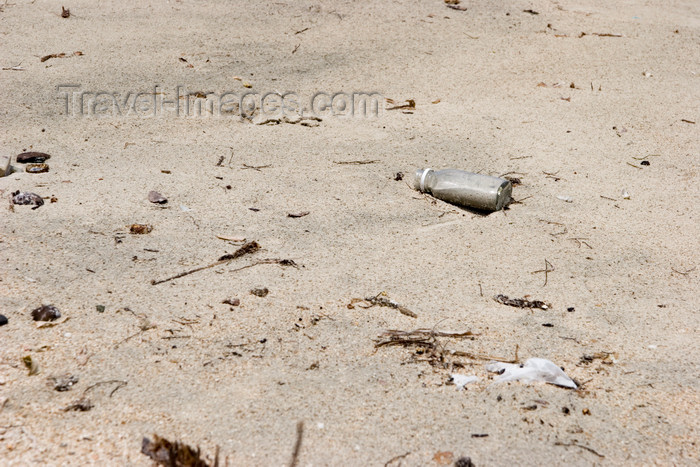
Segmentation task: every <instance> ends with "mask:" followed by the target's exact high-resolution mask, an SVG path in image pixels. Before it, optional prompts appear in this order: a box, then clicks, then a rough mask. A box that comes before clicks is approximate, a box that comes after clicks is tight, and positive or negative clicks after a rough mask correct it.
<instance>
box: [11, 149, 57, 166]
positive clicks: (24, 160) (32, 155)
mask: <svg viewBox="0 0 700 467" xmlns="http://www.w3.org/2000/svg"><path fill="white" fill-rule="evenodd" d="M47 159H51V156H50V155H48V154H46V153H44V152H23V153H22V154H19V155H18V156H17V163H18V164H28V163H39V164H40V163H42V162H45V161H46V160H47Z"/></svg>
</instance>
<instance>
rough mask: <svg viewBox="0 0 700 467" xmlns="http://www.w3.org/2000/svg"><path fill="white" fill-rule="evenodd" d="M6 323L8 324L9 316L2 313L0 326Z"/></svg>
mask: <svg viewBox="0 0 700 467" xmlns="http://www.w3.org/2000/svg"><path fill="white" fill-rule="evenodd" d="M6 324H7V316H5V315H0V326H4V325H6Z"/></svg>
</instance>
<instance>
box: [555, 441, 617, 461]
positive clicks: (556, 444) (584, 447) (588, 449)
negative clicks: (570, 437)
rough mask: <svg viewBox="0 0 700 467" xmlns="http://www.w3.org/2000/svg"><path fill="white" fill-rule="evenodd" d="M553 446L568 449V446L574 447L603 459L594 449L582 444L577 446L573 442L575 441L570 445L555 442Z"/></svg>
mask: <svg viewBox="0 0 700 467" xmlns="http://www.w3.org/2000/svg"><path fill="white" fill-rule="evenodd" d="M554 445H555V446H567V447H569V446H575V447H577V448H581V449H585V450H586V451H588V452H591V453H593V454H595V455H596V456H598V457H600V458H601V459H602V458H604V457H605V456H604V455H602V454H601V453H599V452H597V451H595V450H594V449H592V448H589V447H588V446H584V445H583V444H578V443H577V442H575V441H574V442H571V443H562V442H561V441H556V442H555V443H554Z"/></svg>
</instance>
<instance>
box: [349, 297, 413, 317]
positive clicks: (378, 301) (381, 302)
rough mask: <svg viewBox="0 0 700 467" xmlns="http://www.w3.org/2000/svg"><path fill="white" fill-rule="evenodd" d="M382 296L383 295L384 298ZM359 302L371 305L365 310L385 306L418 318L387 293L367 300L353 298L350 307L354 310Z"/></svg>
mask: <svg viewBox="0 0 700 467" xmlns="http://www.w3.org/2000/svg"><path fill="white" fill-rule="evenodd" d="M381 295H383V297H382V296H381ZM358 302H367V303H368V304H369V305H367V306H364V307H363V308H372V307H373V306H385V307H387V308H394V309H395V310H399V311H400V312H401V314H404V315H406V316H410V317H411V318H417V317H418V315H417V314H415V313H414V312H412V311H411V310H409V309H408V308H406V307H405V306H402V305H399V304H398V303H396V302H395V301H394V300H391V299H389V298H387V296H386V292H380V293H378V294H377V295H375V296H374V297H367V298H365V299H362V298H353V299H352V300H351V302H350V305H349V306H348V307H349V308H352V306H353V305H354V304H355V303H358Z"/></svg>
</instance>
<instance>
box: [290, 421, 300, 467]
mask: <svg viewBox="0 0 700 467" xmlns="http://www.w3.org/2000/svg"><path fill="white" fill-rule="evenodd" d="M303 437H304V422H299V423H297V441H296V443H294V451H293V452H292V461H291V462H290V463H289V467H296V465H297V462H299V452H300V451H301V440H302V438H303Z"/></svg>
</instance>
